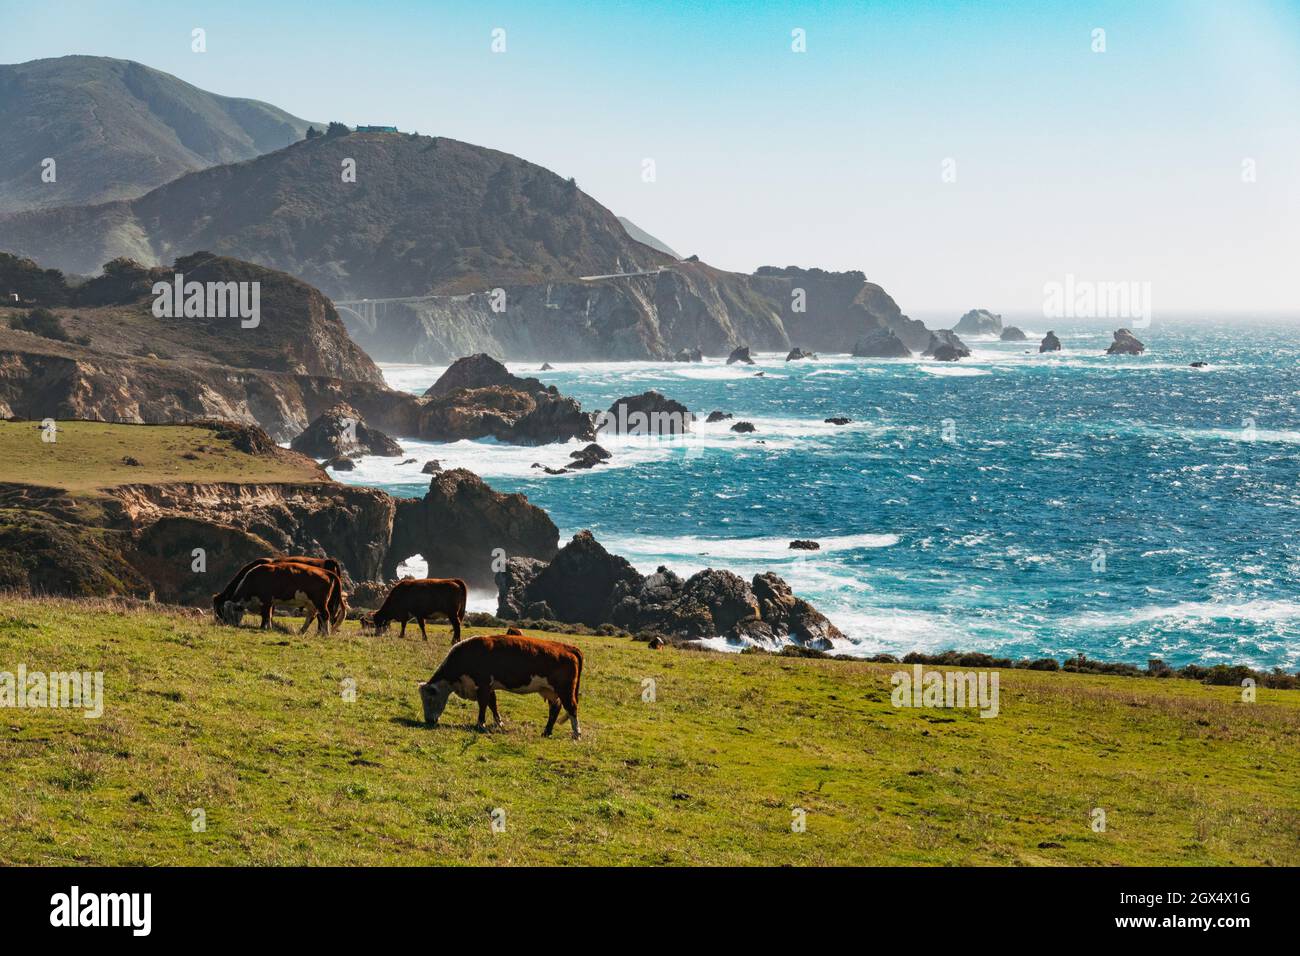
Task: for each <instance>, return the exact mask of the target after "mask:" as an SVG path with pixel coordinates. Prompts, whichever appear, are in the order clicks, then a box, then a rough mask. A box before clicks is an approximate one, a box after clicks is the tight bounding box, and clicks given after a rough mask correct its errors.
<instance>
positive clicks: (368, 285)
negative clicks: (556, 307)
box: [0, 133, 672, 298]
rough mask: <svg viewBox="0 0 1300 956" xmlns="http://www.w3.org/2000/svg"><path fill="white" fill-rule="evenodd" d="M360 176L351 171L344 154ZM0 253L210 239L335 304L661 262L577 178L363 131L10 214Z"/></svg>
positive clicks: (45, 256)
mask: <svg viewBox="0 0 1300 956" xmlns="http://www.w3.org/2000/svg"><path fill="white" fill-rule="evenodd" d="M348 160H351V161H354V162H355V164H356V181H355V182H344V181H343V175H342V172H343V168H344V166H343V164H344V162H345V161H348ZM0 249H6V250H8V251H12V252H17V253H20V254H22V255H27V256H31V257H32V258H34V259H36V260H38V261H39V262H41V264H42V265H49V266H55V267H57V268H61V269H64V270H65V271H69V272H79V273H85V272H91V271H94V270H95V269H97V268H98V267H99V266H100V265H101V264H102V263H104V262H106V261H108V260H109V259H112V258H115V257H117V256H120V255H127V256H132V257H134V258H136V259H141V260H142V261H147V262H150V263H157V262H161V261H168V260H170V259H172V258H173V257H175V256H177V255H184V254H187V253H189V252H192V251H194V250H196V249H208V250H211V251H213V252H216V253H220V254H223V255H229V256H234V257H237V258H241V259H247V260H251V261H254V262H259V263H261V264H263V265H266V266H269V267H271V268H275V269H282V270H284V271H286V272H289V273H291V274H293V275H296V276H298V277H299V278H301V279H303V280H304V281H306V282H309V283H311V284H312V285H314V286H317V287H318V288H320V289H321V290H322V291H324V292H326V293H327V294H329V295H331V296H334V297H336V298H360V297H377V296H407V295H420V294H424V293H428V292H432V291H444V292H462V291H463V292H470V291H481V290H482V289H484V288H487V287H488V283H491V284H493V285H496V284H502V283H511V282H514V283H520V282H537V281H546V280H548V279H561V278H563V279H569V278H573V277H575V276H582V275H593V274H605V273H613V272H625V271H629V272H631V271H638V270H643V269H653V268H655V267H657V266H659V265H663V264H667V263H669V262H671V261H672V260H671V259H670V258H669V257H668V256H665V255H664V254H663V253H661V252H657V251H655V250H654V249H651V248H649V247H648V246H643V245H641V244H640V243H638V242H635V241H634V240H632V239H630V238H629V237H628V235H627V233H626V232H624V230H623V227H622V226H621V225H620V224H619V222H618V219H617V218H616V217H615V216H614V215H613V214H612V213H611V212H609V210H607V209H605V208H604V207H603V206H601V205H600V204H599V203H597V202H596V201H595V200H593V199H592V198H591V197H589V196H587V195H585V194H584V193H583V192H582V191H581V190H579V189H578V188H577V186H576V185H575V184H574V183H573V182H572V181H567V182H566V181H565V180H564V179H562V178H560V177H559V176H557V175H555V174H554V173H552V172H550V171H549V170H546V169H543V168H542V167H540V166H536V165H534V164H532V163H529V162H526V161H524V160H522V159H519V158H517V157H514V156H510V155H507V154H506V153H500V152H497V151H496V150H491V149H485V148H483V147H479V146H472V145H470V144H468V143H461V142H457V141H455V140H449V139H435V138H432V137H428V136H415V135H407V134H397V133H352V134H350V135H345V136H339V137H321V138H318V139H313V140H306V141H302V142H298V143H295V144H294V145H293V146H291V147H289V148H288V149H282V150H280V151H278V152H276V153H271V154H269V155H266V156H261V157H258V158H256V159H253V160H249V161H247V162H242V163H236V164H233V165H227V166H218V167H214V168H212V169H206V170H202V171H200V172H195V173H190V174H189V175H186V176H182V177H181V178H180V179H177V180H175V181H174V182H171V183H168V184H166V185H164V186H161V187H159V188H158V189H155V190H153V191H152V192H150V193H148V194H147V195H145V196H142V197H140V198H139V199H135V200H131V201H128V202H120V203H112V204H106V205H101V206H93V207H79V208H76V209H52V210H43V211H36V212H28V213H18V214H13V215H9V216H4V217H0Z"/></svg>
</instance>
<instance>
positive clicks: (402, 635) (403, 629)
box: [397, 618, 407, 637]
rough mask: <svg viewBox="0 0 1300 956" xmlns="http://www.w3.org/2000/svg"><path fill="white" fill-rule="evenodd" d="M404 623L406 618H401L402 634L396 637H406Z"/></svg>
mask: <svg viewBox="0 0 1300 956" xmlns="http://www.w3.org/2000/svg"><path fill="white" fill-rule="evenodd" d="M406 621H407V619H406V618H402V633H400V634H398V635H397V636H398V637H406Z"/></svg>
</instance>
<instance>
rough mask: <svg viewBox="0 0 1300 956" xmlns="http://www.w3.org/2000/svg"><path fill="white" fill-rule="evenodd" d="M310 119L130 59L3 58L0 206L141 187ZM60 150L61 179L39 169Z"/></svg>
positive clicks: (114, 194)
mask: <svg viewBox="0 0 1300 956" xmlns="http://www.w3.org/2000/svg"><path fill="white" fill-rule="evenodd" d="M306 128H307V123H306V121H304V120H300V119H298V118H297V117H296V116H291V115H289V114H288V113H286V112H284V110H281V109H277V108H276V107H274V106H271V105H269V104H267V103H260V102H258V101H256V100H245V99H235V98H233V97H229V96H217V95H216V94H213V93H208V92H206V91H204V90H201V89H199V88H198V87H195V86H191V85H190V84H188V83H186V82H184V81H182V80H179V79H177V78H176V77H174V76H171V75H169V74H167V73H163V72H161V71H160V70H153V69H150V68H149V67H147V66H142V65H141V64H139V63H132V62H131V61H129V60H114V59H109V58H108V57H100V56H64V57H58V58H55V59H46V60H31V61H29V62H27V63H18V64H12V65H0V129H3V130H5V133H6V136H5V150H4V152H3V153H2V154H0V212H6V211H11V210H17V209H27V208H41V207H48V206H63V205H69V204H73V203H93V202H105V201H107V200H113V199H126V198H130V197H133V196H139V195H140V194H141V193H144V192H147V191H148V190H150V189H152V188H153V187H155V186H160V185H162V184H163V183H165V182H168V181H170V180H172V179H175V178H176V177H177V176H180V175H181V174H182V173H187V172H191V171H192V170H196V169H206V168H207V167H209V166H213V165H217V164H219V163H231V162H238V161H240V160H244V159H251V158H253V157H254V156H260V155H261V154H262V153H267V152H270V151H272V150H276V149H280V148H282V147H284V146H288V145H289V144H290V143H292V142H295V141H296V140H300V139H302V137H303V134H304V132H306ZM47 156H52V157H57V160H58V167H57V179H56V181H55V182H53V183H49V182H43V181H42V180H41V178H40V177H39V176H37V175H36V174H35V173H34V171H36V170H40V169H41V165H40V164H41V161H42V160H43V159H44V158H45V157H47Z"/></svg>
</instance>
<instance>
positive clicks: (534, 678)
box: [419, 634, 582, 740]
mask: <svg viewBox="0 0 1300 956" xmlns="http://www.w3.org/2000/svg"><path fill="white" fill-rule="evenodd" d="M581 680H582V651H580V650H578V649H577V648H576V647H573V646H572V645H570V644H560V643H558V642H556V641H543V640H540V639H538V638H535V637H519V636H515V635H513V634H493V635H490V636H486V637H471V638H469V639H468V640H466V641H465V642H464V643H462V644H459V645H457V646H456V647H453V648H452V649H451V651H450V652H448V654H447V657H446V659H445V660H444V661H443V662H442V665H441V666H440V667H439V668H438V669H437V670H436V671H435V672H434V674H433V676H432V677H430V678H429V679H428V680H427V681H426V682H425V683H423V684H420V685H419V687H420V703H421V704H422V705H423V707H424V720H425V723H427V724H431V725H433V726H435V727H436V726H437V725H438V718H440V717H441V716H442V712H443V710H444V709H445V708H446V707H447V701H448V700H449V699H450V698H451V695H452V694H453V693H454V694H458V695H460V696H461V697H464V698H466V699H467V700H477V701H478V729H479V730H486V729H487V728H486V726H485V724H484V718H485V716H486V714H487V710H488V708H491V709H492V716H493V718H494V719H495V720H496V722H497V726H500V725H501V714H500V713H498V712H497V694H496V692H497V691H498V690H508V691H510V692H511V693H512V694H540V695H541V696H542V699H543V700H545V701H546V703H547V704H549V705H550V716H549V717H548V718H547V721H546V729H545V730H544V731H543V732H542V736H544V737H549V736H550V735H551V731H552V730H553V729H554V727H555V719H556V718H557V717H558V716H559V715H560V708H561V707H563V708H564V709H565V710H567V711H568V712H569V723H570V724H572V726H573V739H574V740H577V739H578V737H580V736H581V735H582V732H581V731H580V730H579V729H578V684H579V683H580V682H581Z"/></svg>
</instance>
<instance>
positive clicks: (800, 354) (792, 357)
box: [785, 348, 817, 362]
mask: <svg viewBox="0 0 1300 956" xmlns="http://www.w3.org/2000/svg"><path fill="white" fill-rule="evenodd" d="M816 357H817V354H816V353H815V352H805V351H804V350H803V349H797V348H796V349H791V350H790V352H789V354H787V355H786V357H785V360H786V361H787V362H797V361H799V360H800V359H815V358H816Z"/></svg>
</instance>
